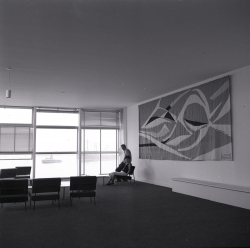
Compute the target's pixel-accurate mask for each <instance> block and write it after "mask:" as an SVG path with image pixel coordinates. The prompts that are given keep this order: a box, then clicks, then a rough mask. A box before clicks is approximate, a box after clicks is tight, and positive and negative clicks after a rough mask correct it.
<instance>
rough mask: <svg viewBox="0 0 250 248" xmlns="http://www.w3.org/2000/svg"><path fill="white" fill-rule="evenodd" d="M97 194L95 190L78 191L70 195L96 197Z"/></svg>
mask: <svg viewBox="0 0 250 248" xmlns="http://www.w3.org/2000/svg"><path fill="white" fill-rule="evenodd" d="M95 196H96V192H95V191H77V192H71V193H70V197H95Z"/></svg>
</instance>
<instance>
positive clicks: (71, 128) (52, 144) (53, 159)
mask: <svg viewBox="0 0 250 248" xmlns="http://www.w3.org/2000/svg"><path fill="white" fill-rule="evenodd" d="M40 111H41V112H37V128H36V170H35V173H36V175H35V176H36V178H42V177H70V176H77V166H78V154H77V152H78V150H77V132H78V128H77V127H78V123H79V121H78V118H79V114H78V113H77V112H76V111H75V110H72V112H70V110H67V111H68V112H65V111H63V110H62V111H60V110H57V111H56V112H53V111H51V110H50V112H47V110H46V109H45V110H44V111H45V112H42V110H40Z"/></svg>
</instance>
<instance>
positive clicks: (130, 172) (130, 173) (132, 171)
mask: <svg viewBox="0 0 250 248" xmlns="http://www.w3.org/2000/svg"><path fill="white" fill-rule="evenodd" d="M134 170H135V166H133V165H132V164H131V166H130V170H129V172H128V174H129V175H133V173H134Z"/></svg>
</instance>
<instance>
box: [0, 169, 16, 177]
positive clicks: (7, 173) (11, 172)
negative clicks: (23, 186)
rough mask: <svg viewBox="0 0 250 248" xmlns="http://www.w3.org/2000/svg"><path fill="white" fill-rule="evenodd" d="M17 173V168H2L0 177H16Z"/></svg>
mask: <svg viewBox="0 0 250 248" xmlns="http://www.w3.org/2000/svg"><path fill="white" fill-rule="evenodd" d="M16 173H17V169H16V168H11V169H1V173H0V178H15V177H16Z"/></svg>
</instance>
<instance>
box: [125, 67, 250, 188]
mask: <svg viewBox="0 0 250 248" xmlns="http://www.w3.org/2000/svg"><path fill="white" fill-rule="evenodd" d="M249 71H250V66H247V67H244V68H241V69H238V70H235V71H232V72H229V73H226V74H223V75H219V76H217V77H214V78H210V79H208V80H206V81H203V82H199V83H196V84H194V85H192V86H196V85H199V84H203V83H207V82H209V81H212V80H214V79H217V78H220V77H223V76H225V75H230V76H231V97H232V100H231V105H232V135H233V136H232V138H233V161H221V162H220V161H172V160H162V161H161V160H147V159H139V117H138V105H140V104H142V103H145V102H142V103H139V104H137V105H133V106H130V107H128V108H127V120H128V121H127V146H128V148H129V149H130V150H131V151H132V154H133V165H135V166H136V170H135V176H136V179H137V180H139V181H143V182H148V183H153V184H157V185H162V186H167V187H170V188H172V180H171V179H172V178H175V177H187V178H194V179H201V180H206V181H213V182H221V183H227V184H235V185H242V186H250V180H249V179H250V87H249V84H250V83H249ZM190 87H191V86H190ZM183 89H184V88H182V89H180V90H179V91H181V90H183ZM175 92H176V91H175ZM173 93H174V92H171V93H168V94H165V95H169V94H173ZM165 95H162V96H165ZM162 96H158V97H157V98H159V97H162ZM151 100H153V99H149V100H148V101H151Z"/></svg>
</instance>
